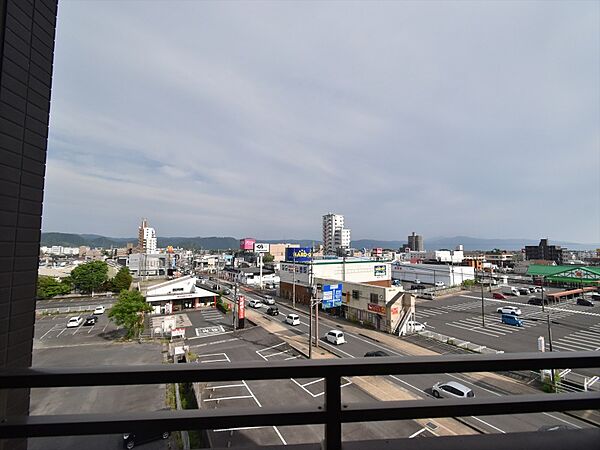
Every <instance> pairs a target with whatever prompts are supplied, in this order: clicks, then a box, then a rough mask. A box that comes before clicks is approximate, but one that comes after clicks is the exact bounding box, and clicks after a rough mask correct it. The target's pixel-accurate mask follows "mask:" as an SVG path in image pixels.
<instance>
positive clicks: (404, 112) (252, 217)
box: [43, 0, 600, 242]
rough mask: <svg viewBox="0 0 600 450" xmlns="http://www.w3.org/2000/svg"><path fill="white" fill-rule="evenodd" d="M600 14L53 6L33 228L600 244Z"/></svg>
mask: <svg viewBox="0 0 600 450" xmlns="http://www.w3.org/2000/svg"><path fill="white" fill-rule="evenodd" d="M599 174H600V3H599V2H594V1H580V2H577V1H565V2H561V1H552V2H549V1H547V2H538V1H536V2H527V1H519V2H492V1H485V2H484V1H473V2H469V1H457V2H450V1H443V2H435V1H428V2H409V1H404V2H401V1H398V2H329V3H328V2H291V1H288V2H259V1H252V2H249V1H248V2H234V1H229V2H216V1H215V2H208V1H206V2H200V1H197V2H196V1H181V2H166V1H165V2H160V1H118V2H117V1H85V2H78V1H68V0H63V1H61V2H60V5H59V12H58V24H57V34H56V49H55V60H54V78H53V89H52V104H51V117H50V134H49V143H48V161H47V172H46V189H45V199H44V213H43V230H44V231H62V232H71V233H96V234H101V235H105V236H113V237H128V236H135V235H136V233H137V227H138V225H139V223H140V220H141V218H142V217H147V218H148V220H149V223H150V225H151V226H154V227H155V228H156V230H157V233H158V234H159V235H160V236H234V237H245V236H253V237H257V238H263V239H279V238H308V239H320V237H321V223H322V222H321V220H322V219H321V216H322V215H323V214H326V213H328V212H336V213H339V214H343V215H344V216H345V221H346V226H347V227H348V228H351V229H352V237H353V239H361V238H371V239H390V240H396V239H397V240H404V239H406V236H407V235H408V234H410V232H412V231H416V232H417V233H419V234H422V235H424V236H425V238H426V239H427V238H430V237H434V236H435V237H437V236H455V235H466V236H473V237H481V238H517V237H518V238H539V237H549V238H550V239H551V240H552V239H554V240H568V241H571V242H600V176H599Z"/></svg>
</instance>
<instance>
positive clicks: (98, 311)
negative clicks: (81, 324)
mask: <svg viewBox="0 0 600 450" xmlns="http://www.w3.org/2000/svg"><path fill="white" fill-rule="evenodd" d="M104 311H106V308H104V306H96V309H94V314H95V315H98V314H104Z"/></svg>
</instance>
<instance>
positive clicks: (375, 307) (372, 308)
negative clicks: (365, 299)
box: [367, 303, 385, 314]
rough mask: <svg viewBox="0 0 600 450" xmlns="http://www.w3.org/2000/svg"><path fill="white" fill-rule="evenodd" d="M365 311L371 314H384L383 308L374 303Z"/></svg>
mask: <svg viewBox="0 0 600 450" xmlns="http://www.w3.org/2000/svg"><path fill="white" fill-rule="evenodd" d="M367 309H368V310H369V311H371V312H376V313H377V314H385V306H381V305H376V304H375V303H369V304H368V305H367Z"/></svg>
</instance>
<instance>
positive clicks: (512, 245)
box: [41, 233, 600, 250]
mask: <svg viewBox="0 0 600 450" xmlns="http://www.w3.org/2000/svg"><path fill="white" fill-rule="evenodd" d="M258 241H259V242H267V243H270V244H275V243H279V242H288V243H290V244H299V245H301V246H306V247H308V246H310V245H311V244H312V243H313V242H314V243H315V244H320V241H317V240H310V239H265V240H261V239H258ZM128 242H130V243H133V244H136V243H137V238H135V237H131V238H112V237H106V236H100V235H97V234H70V233H42V244H41V245H44V246H47V247H50V246H53V245H62V246H63V247H79V246H82V245H85V246H87V247H104V248H108V247H111V246H112V247H124V246H125V245H127V243H128ZM239 242H240V241H239V239H238V238H234V237H216V236H212V237H159V238H158V246H159V247H166V246H167V245H172V246H173V247H182V248H189V249H200V248H202V249H207V250H226V249H237V248H239ZM538 243H539V240H538V239H480V238H473V237H468V236H455V237H440V238H432V239H429V240H428V239H425V248H426V249H428V250H438V249H442V248H446V249H454V248H456V246H457V245H460V244H462V245H463V246H464V249H465V250H493V249H495V248H499V249H501V250H520V249H522V248H523V247H525V246H526V245H537V244H538ZM550 244H553V245H560V246H562V247H566V248H568V249H570V250H588V249H589V250H591V249H596V248H600V243H596V244H579V243H575V242H562V241H556V242H555V241H550ZM404 245H406V241H380V240H375V239H357V240H354V241H352V246H353V247H354V248H358V249H360V248H376V247H382V248H388V249H398V248H401V247H403V246H404Z"/></svg>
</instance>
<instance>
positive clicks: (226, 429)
mask: <svg viewBox="0 0 600 450" xmlns="http://www.w3.org/2000/svg"><path fill="white" fill-rule="evenodd" d="M258 428H266V427H235V428H218V429H216V430H213V431H214V432H215V433H219V432H221V431H240V430H256V429H258Z"/></svg>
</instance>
